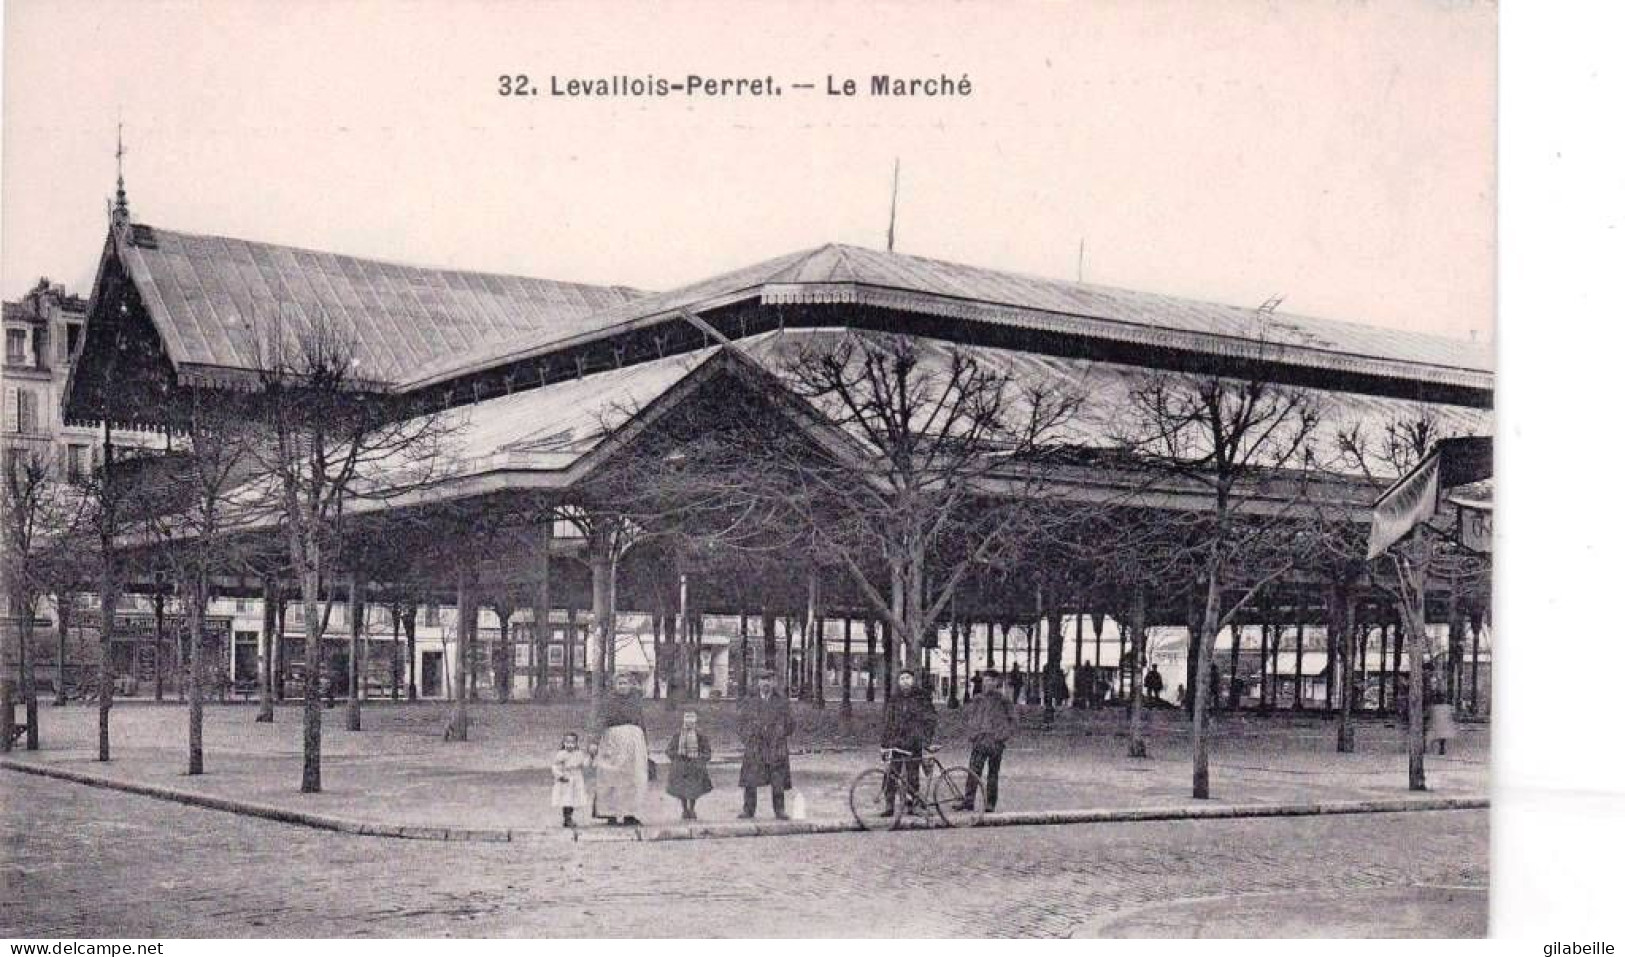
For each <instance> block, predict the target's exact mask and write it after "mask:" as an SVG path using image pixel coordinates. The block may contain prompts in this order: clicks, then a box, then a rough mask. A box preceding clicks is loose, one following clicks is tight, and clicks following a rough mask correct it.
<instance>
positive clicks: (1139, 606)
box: [1072, 586, 1147, 758]
mask: <svg viewBox="0 0 1625 957" xmlns="http://www.w3.org/2000/svg"><path fill="white" fill-rule="evenodd" d="M1118 624H1119V626H1121V625H1122V622H1119V623H1118ZM1128 630H1129V634H1130V635H1132V636H1133V651H1132V652H1131V654H1132V655H1133V657H1132V658H1131V659H1130V661H1131V662H1132V663H1133V666H1132V668H1131V669H1130V674H1129V693H1128V756H1129V757H1131V758H1143V757H1147V754H1146V749H1145V706H1144V701H1145V695H1144V694H1143V692H1142V691H1141V687H1142V682H1141V677H1140V665H1141V664H1142V663H1144V661H1145V659H1146V652H1145V587H1144V586H1140V587H1137V588H1135V589H1134V599H1133V604H1131V605H1130V606H1129V619H1128ZM1096 634H1097V635H1098V634H1099V632H1098V631H1097V632H1096ZM1080 637H1081V636H1080ZM1072 693H1073V695H1077V694H1078V693H1079V692H1078V691H1076V690H1074V691H1073V692H1072Z"/></svg>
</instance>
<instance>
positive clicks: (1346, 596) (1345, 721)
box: [1326, 581, 1355, 754]
mask: <svg viewBox="0 0 1625 957" xmlns="http://www.w3.org/2000/svg"><path fill="white" fill-rule="evenodd" d="M1328 597H1329V601H1328V602H1327V607H1326V613H1327V627H1328V628H1331V627H1332V623H1333V622H1336V631H1335V635H1336V637H1337V646H1338V649H1339V651H1338V655H1339V657H1340V658H1342V670H1341V671H1340V672H1339V674H1338V692H1339V695H1338V696H1339V697H1340V698H1342V701H1341V702H1340V703H1339V705H1338V712H1337V750H1338V753H1340V754H1348V753H1351V752H1353V751H1354V694H1353V692H1354V644H1355V634H1354V602H1353V600H1352V596H1351V595H1350V593H1349V585H1348V583H1347V582H1346V581H1339V582H1338V583H1337V584H1336V585H1335V586H1334V587H1333V589H1332V591H1331V593H1330V595H1329V596H1328ZM1333 634H1334V632H1331V631H1328V633H1327V636H1326V638H1327V642H1326V643H1327V645H1328V646H1329V645H1330V644H1331V638H1332V635H1333Z"/></svg>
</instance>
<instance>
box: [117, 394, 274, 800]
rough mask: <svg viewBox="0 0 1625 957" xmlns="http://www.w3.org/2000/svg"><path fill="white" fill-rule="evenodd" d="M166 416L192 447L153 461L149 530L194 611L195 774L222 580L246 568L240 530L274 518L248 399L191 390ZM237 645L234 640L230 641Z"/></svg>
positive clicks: (190, 697)
mask: <svg viewBox="0 0 1625 957" xmlns="http://www.w3.org/2000/svg"><path fill="white" fill-rule="evenodd" d="M166 412H167V414H168V416H169V418H170V420H171V421H170V425H171V429H172V431H173V432H174V433H177V434H179V435H180V437H181V439H182V441H183V443H184V447H183V448H181V449H180V450H178V451H172V452H169V453H167V454H164V455H153V456H150V457H148V458H147V459H146V461H145V463H144V465H145V468H144V474H143V475H142V476H141V479H140V481H139V484H140V486H141V488H142V502H143V507H142V508H141V509H140V510H139V511H140V514H141V515H142V516H143V520H142V529H141V530H142V531H144V532H145V533H146V536H147V538H148V541H149V543H150V544H151V546H152V547H153V550H154V551H155V552H156V554H157V556H158V560H159V562H160V563H161V564H162V565H163V566H164V567H165V570H166V571H167V572H168V575H169V577H171V578H173V579H174V581H176V582H177V583H178V584H179V586H180V592H181V596H182V605H183V608H184V609H185V611H186V616H187V624H186V635H187V638H186V660H187V670H186V681H187V687H186V696H187V697H186V700H187V759H186V773H187V774H202V773H203V701H204V698H205V697H206V696H207V691H208V689H207V688H206V687H205V682H204V679H205V676H206V674H207V673H208V669H207V668H206V665H205V658H206V655H205V653H204V652H205V641H206V636H205V633H204V623H205V616H206V614H207V611H208V606H209V599H210V598H211V596H212V593H213V592H212V589H213V586H214V579H215V576H216V575H217V574H218V573H220V572H223V571H228V570H232V569H241V568H243V567H245V565H246V564H247V562H246V561H245V560H244V559H245V557H246V556H245V555H244V554H243V550H244V549H245V548H247V547H249V546H248V545H247V543H246V542H245V541H244V540H243V538H241V537H240V536H239V535H237V534H236V533H238V532H240V531H241V530H243V529H245V528H247V527H248V526H249V525H250V524H252V523H255V522H257V521H260V520H262V519H264V518H265V517H267V515H268V514H270V510H269V509H268V508H267V507H266V506H267V503H266V502H265V500H264V498H263V496H260V495H256V492H257V490H256V489H255V487H254V485H253V483H252V482H251V481H250V480H251V479H252V478H253V476H254V464H255V459H254V453H255V451H256V446H257V444H258V442H259V439H260V432H259V430H258V429H257V428H255V427H254V424H253V422H252V419H251V418H250V417H249V407H248V405H247V400H246V399H243V398H241V397H239V396H236V395H228V396H208V397H205V396H203V395H202V394H200V393H199V392H198V391H197V390H188V391H187V392H186V393H184V394H182V395H180V396H178V397H176V399H175V400H174V401H173V402H172V403H170V405H169V406H168V408H167V409H166ZM227 640H228V641H229V640H230V639H229V637H228V638H227Z"/></svg>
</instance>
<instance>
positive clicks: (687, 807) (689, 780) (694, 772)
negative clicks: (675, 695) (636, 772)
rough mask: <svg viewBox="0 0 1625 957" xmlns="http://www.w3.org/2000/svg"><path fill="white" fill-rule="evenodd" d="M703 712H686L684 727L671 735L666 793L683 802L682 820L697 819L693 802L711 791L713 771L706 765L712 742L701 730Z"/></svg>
mask: <svg viewBox="0 0 1625 957" xmlns="http://www.w3.org/2000/svg"><path fill="white" fill-rule="evenodd" d="M699 725H700V716H699V715H697V714H695V713H694V712H692V711H685V712H683V727H682V729H681V730H679V731H678V732H677V733H676V734H674V735H672V736H671V741H670V742H669V743H668V744H667V745H666V756H667V757H669V758H671V774H670V775H669V776H668V777H667V779H666V793H667V794H670V795H671V796H672V797H674V798H676V799H677V800H679V801H681V802H683V820H685V821H697V820H699V815H697V814H695V813H694V804H695V802H697V801H698V800H699V799H700V798H702V797H704V796H705V795H706V794H709V793H710V791H711V775H710V773H709V772H708V771H707V770H706V768H705V766H706V765H707V764H708V763H710V761H711V742H710V741H709V740H707V739H706V737H705V735H703V734H701V733H700V727H699Z"/></svg>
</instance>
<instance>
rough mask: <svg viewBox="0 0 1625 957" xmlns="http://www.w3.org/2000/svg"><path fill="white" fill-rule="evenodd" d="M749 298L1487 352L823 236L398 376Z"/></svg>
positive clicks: (1426, 365)
mask: <svg viewBox="0 0 1625 957" xmlns="http://www.w3.org/2000/svg"><path fill="white" fill-rule="evenodd" d="M754 297H760V300H761V301H762V302H763V303H765V304H774V303H786V304H787V303H809V304H839V303H854V304H861V305H870V306H878V307H883V308H891V309H896V310H898V311H901V312H916V313H924V314H928V315H935V316H943V317H949V318H954V319H962V320H969V321H975V322H982V323H988V324H991V325H997V326H1007V327H1013V328H1017V329H1022V328H1025V329H1033V330H1042V331H1045V332H1056V333H1061V334H1065V335H1075V336H1079V337H1084V338H1098V339H1103V340H1111V341H1116V342H1123V343H1134V344H1139V345H1144V346H1152V347H1160V348H1169V347H1172V348H1182V349H1189V350H1192V351H1195V352H1208V353H1215V354H1226V355H1246V354H1250V353H1252V352H1256V350H1257V349H1258V347H1259V343H1260V341H1267V342H1268V344H1269V346H1270V347H1271V349H1272V355H1271V359H1272V360H1273V361H1280V362H1286V363H1290V364H1300V365H1306V366H1309V367H1314V368H1324V369H1329V370H1337V371H1349V372H1368V373H1375V374H1380V375H1392V376H1397V377H1401V378H1416V379H1418V380H1420V381H1427V382H1436V383H1443V384H1450V385H1461V386H1466V387H1469V388H1481V389H1489V388H1492V387H1493V384H1492V378H1491V376H1492V371H1491V370H1492V369H1493V354H1492V352H1491V350H1490V349H1488V348H1486V347H1484V346H1482V345H1479V344H1477V343H1473V342H1468V341H1463V340H1459V339H1451V338H1447V337H1443V336H1431V335H1425V334H1422V333H1415V332H1409V331H1404V330H1396V329H1384V328H1378V327H1372V326H1364V325H1359V324H1356V323H1350V322H1340V321H1335V320H1330V319H1320V318H1311V317H1306V316H1296V315H1289V314H1286V313H1282V312H1278V311H1277V312H1270V313H1264V312H1261V311H1260V310H1259V309H1256V308H1243V307H1239V306H1230V305H1223V304H1218V303H1209V302H1200V301H1196V300H1191V299H1182V298H1178V297H1174V296H1165V295H1160V294H1157V293H1147V292H1138V291H1134V290H1127V289H1118V288H1113V287H1109V286H1100V285H1093V284H1088V283H1078V282H1068V281H1064V280H1058V279H1050V278H1044V277H1038V276H1028V275H1022V274H1018V273H1010V272H1004V271H999V270H994V269H986V268H982V267H978V266H968V265H964V264H960V263H950V262H944V261H941V260H936V259H928V258H925V257H921V256H912V255H907V254H903V253H896V252H882V251H879V250H873V249H867V248H864V247H860V246H850V245H838V244H830V245H825V246H821V247H818V248H816V249H810V250H805V251H802V252H797V253H791V254H789V255H785V256H780V257H777V258H774V259H769V260H766V261H763V262H759V263H756V264H753V265H751V266H747V267H745V268H743V269H738V270H735V271H732V272H727V273H723V274H721V275H718V276H713V277H710V278H707V279H703V280H701V281H699V282H697V283H693V284H691V285H688V286H683V287H681V288H678V289H674V290H671V291H669V292H663V293H655V294H653V295H649V296H645V297H642V298H638V299H632V300H629V301H626V302H623V303H620V304H617V305H614V306H611V307H609V308H607V309H605V310H603V311H601V312H600V313H598V314H597V315H595V316H593V317H591V319H590V320H588V321H586V322H584V323H582V325H581V328H579V329H576V330H568V331H561V332H560V333H559V334H555V335H548V334H545V333H544V334H542V335H535V336H521V337H514V338H512V339H509V340H507V341H499V342H495V343H492V344H490V345H489V346H487V347H486V348H485V349H484V350H481V351H477V352H474V353H470V354H465V355H462V356H448V357H446V358H445V359H444V360H442V361H441V362H439V363H437V364H435V365H433V366H429V367H426V368H424V369H423V370H422V371H421V373H420V375H419V376H418V377H417V378H415V379H413V380H412V381H411V382H409V383H408V384H407V385H408V386H409V387H412V388H418V387H423V386H429V385H434V384H436V383H438V382H442V381H446V380H448V379H452V378H456V377H458V376H462V375H466V374H469V373H473V372H478V371H481V370H484V369H490V368H495V367H498V366H502V365H506V364H509V363H513V362H517V361H521V360H524V359H526V358H530V357H533V356H538V355H542V354H545V353H547V352H550V351H553V350H555V349H559V348H562V347H565V346H568V345H572V344H575V343H579V342H581V341H583V340H586V339H591V338H595V337H599V336H607V335H613V334H615V333H617V332H621V331H625V330H629V329H632V328H636V327H638V326H641V325H648V324H653V323H656V322H661V321H665V320H669V319H670V318H672V317H673V316H674V315H678V314H681V312H683V311H685V310H687V311H692V312H703V311H704V310H706V309H710V308H714V307H717V306H722V305H727V304H730V303H733V302H739V301H742V300H745V299H750V298H754Z"/></svg>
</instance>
